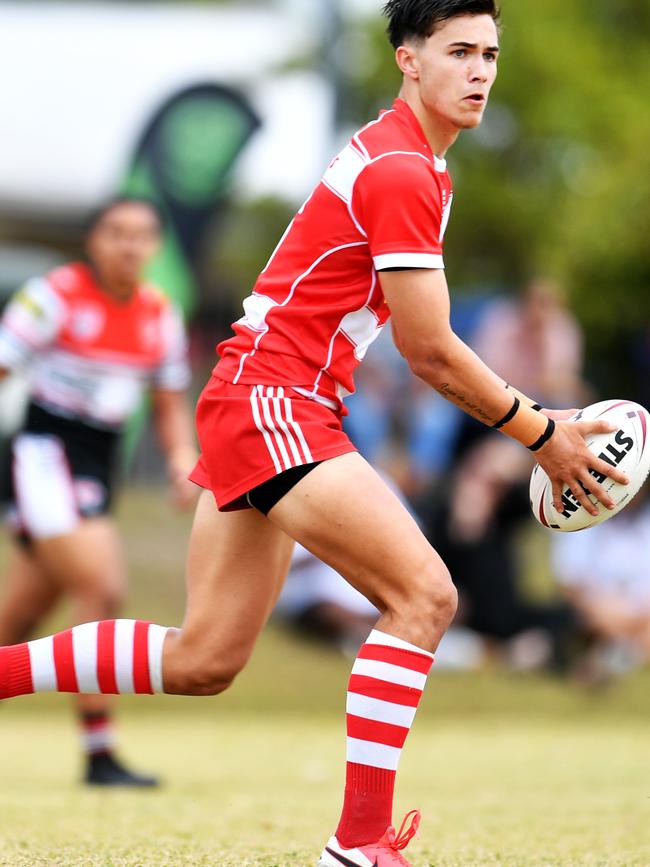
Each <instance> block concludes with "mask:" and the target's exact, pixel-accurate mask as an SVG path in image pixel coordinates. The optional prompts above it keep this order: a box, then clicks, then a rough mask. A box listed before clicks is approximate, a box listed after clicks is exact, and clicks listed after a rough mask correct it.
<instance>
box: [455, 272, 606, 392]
mask: <svg viewBox="0 0 650 867" xmlns="http://www.w3.org/2000/svg"><path fill="white" fill-rule="evenodd" d="M472 347H473V349H474V350H475V351H476V352H477V353H478V355H479V356H480V357H481V358H482V359H483V360H484V361H485V363H486V364H487V365H488V366H489V367H491V368H492V369H493V370H494V372H495V373H498V374H499V376H502V377H503V378H504V379H505V380H506V381H508V382H512V384H513V385H514V386H515V387H516V388H518V389H519V390H520V391H523V392H524V394H527V395H529V396H530V397H533V398H535V400H536V401H537V402H538V403H541V405H542V406H546V407H553V408H556V409H563V408H568V407H573V406H584V405H585V403H586V402H587V401H586V398H587V396H588V393H589V392H588V389H587V388H586V386H585V384H584V381H583V379H582V364H583V337H582V332H581V330H580V327H579V325H578V323H577V322H576V320H575V319H574V317H573V316H572V314H571V313H570V312H569V310H568V309H567V307H566V302H565V298H564V296H563V294H562V292H561V290H560V288H559V286H558V285H557V284H556V283H553V282H552V281H550V280H546V279H541V278H538V279H535V280H532V281H531V282H530V283H528V284H527V285H526V286H525V287H524V290H523V292H522V293H521V297H520V298H518V299H516V300H510V299H508V300H506V299H501V300H499V301H495V302H493V304H492V305H491V307H490V308H488V310H487V311H486V313H485V316H484V318H483V320H482V322H481V324H480V325H479V327H478V329H477V331H476V333H475V335H474V338H473V340H472Z"/></svg>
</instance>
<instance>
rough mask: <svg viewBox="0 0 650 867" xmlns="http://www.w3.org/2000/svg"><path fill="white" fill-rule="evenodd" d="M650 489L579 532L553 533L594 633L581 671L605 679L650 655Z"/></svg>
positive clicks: (561, 565)
mask: <svg viewBox="0 0 650 867" xmlns="http://www.w3.org/2000/svg"><path fill="white" fill-rule="evenodd" d="M649 494H650V488H649V487H648V483H646V484H645V485H644V487H643V488H642V489H641V491H640V492H639V493H638V494H637V496H636V497H635V499H634V500H633V501H632V502H631V503H630V504H629V505H628V506H627V508H626V509H625V510H624V511H623V512H621V514H620V515H617V516H616V517H615V518H613V519H612V520H609V521H605V522H604V523H602V524H599V525H598V526H596V527H591V528H590V529H587V530H582V531H580V532H579V533H554V534H553V537H552V565H553V570H554V573H555V576H556V578H557V580H558V582H559V584H560V586H561V587H562V589H563V591H564V593H565V595H566V597H567V599H569V601H570V602H571V604H572V605H573V606H574V607H575V609H576V611H577V612H578V614H579V616H580V619H581V621H582V623H583V625H584V627H585V629H586V630H587V632H588V634H589V635H590V636H591V637H592V638H593V640H594V644H593V646H592V647H591V649H590V651H589V652H588V653H587V655H586V656H585V658H584V661H583V663H582V665H581V667H580V670H579V672H578V674H579V675H580V676H581V677H582V679H583V680H585V681H586V682H587V683H600V682H603V681H606V680H608V679H609V678H611V677H614V676H616V675H619V674H623V673H624V672H626V671H628V670H630V669H632V668H635V667H636V666H638V665H641V664H642V663H647V662H648V660H649V659H650V557H649V556H648V552H650V497H649Z"/></svg>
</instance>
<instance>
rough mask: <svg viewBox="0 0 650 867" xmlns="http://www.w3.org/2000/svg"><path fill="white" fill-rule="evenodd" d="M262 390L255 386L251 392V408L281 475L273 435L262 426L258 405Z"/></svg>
mask: <svg viewBox="0 0 650 867" xmlns="http://www.w3.org/2000/svg"><path fill="white" fill-rule="evenodd" d="M260 388H261V386H259V385H254V386H253V389H252V391H251V407H252V409H253V419H254V420H255V426H256V427H257V429H258V431H260V433H261V434H262V436H263V437H264V442H265V443H266V447H267V449H268V450H269V454H270V455H271V459H272V460H273V465H274V467H275V472H276V473H281V472H282V464H281V463H280V461H279V459H278V455H277V452H276V451H275V446H274V445H273V439H272V437H271V435H270V434H269V432H268V431H267V430H266V428H265V427H264V425H263V424H262V417H261V415H260V408H259V404H258V389H260Z"/></svg>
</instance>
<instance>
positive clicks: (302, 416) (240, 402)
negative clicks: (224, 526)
mask: <svg viewBox="0 0 650 867" xmlns="http://www.w3.org/2000/svg"><path fill="white" fill-rule="evenodd" d="M196 427H197V432H198V437H199V443H200V446H201V457H200V458H199V461H198V463H197V465H196V466H195V467H194V469H193V470H192V472H191V473H190V479H191V480H192V481H193V482H195V483H196V484H197V485H200V487H202V488H207V489H208V490H211V491H212V493H213V494H214V498H215V500H216V501H217V506H218V507H219V510H220V511H222V512H229V511H235V510H237V509H247V508H250V506H249V504H248V501H247V500H246V497H245V495H246V494H247V493H248V491H250V490H252V489H253V488H255V487H257V485H261V484H262V482H266V481H267V480H268V479H270V478H272V477H273V476H276V475H278V474H279V473H282V472H284V471H285V470H288V469H290V468H291V467H297V466H301V465H303V464H311V463H313V462H315V461H324V460H327V459H328V458H335V457H337V456H338V455H344V454H347V453H348V452H353V451H356V449H355V447H354V446H353V445H352V443H351V441H350V439H349V438H348V436H347V434H345V433H344V432H343V428H342V425H341V414H340V413H338V412H335V411H334V410H332V409H330V408H329V407H327V406H324V405H323V404H321V403H318V402H317V401H315V400H311V399H310V398H308V397H303V396H302V395H300V394H298V393H297V392H295V391H293V389H292V388H290V387H287V386H280V385H233V384H232V383H230V382H224V380H222V379H219V378H218V377H216V376H212V378H211V379H210V380H209V382H208V384H207V385H206V387H205V388H204V389H203V392H202V394H201V396H200V398H199V402H198V404H197V408H196Z"/></svg>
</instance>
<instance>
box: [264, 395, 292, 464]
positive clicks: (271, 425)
mask: <svg viewBox="0 0 650 867" xmlns="http://www.w3.org/2000/svg"><path fill="white" fill-rule="evenodd" d="M260 391H261V389H260ZM274 391H275V389H273V388H267V389H266V394H265V395H264V396H262V397H261V398H260V403H261V404H262V414H263V417H264V422H265V424H266V429H267V431H269V433H272V434H273V436H274V437H275V441H276V443H277V446H278V450H279V452H280V455H281V457H282V463H283V464H284V469H285V470H288V469H289V468H290V467H291V466H292V463H291V458H290V457H289V452H288V451H287V447H286V446H285V444H284V438H283V436H282V431H279V430H278V429H277V427H276V426H275V421H274V419H273V416H272V415H271V406H270V401H271V398H272V397H273V393H274Z"/></svg>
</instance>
